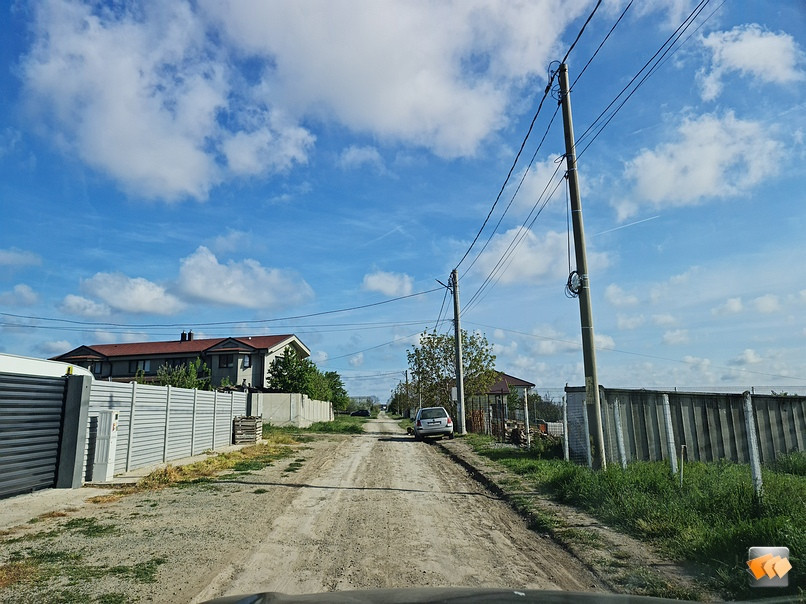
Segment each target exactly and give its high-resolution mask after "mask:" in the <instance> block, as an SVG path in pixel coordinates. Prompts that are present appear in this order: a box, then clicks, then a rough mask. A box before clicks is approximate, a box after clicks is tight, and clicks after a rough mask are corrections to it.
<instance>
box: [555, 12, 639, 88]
mask: <svg viewBox="0 0 806 604" xmlns="http://www.w3.org/2000/svg"><path fill="white" fill-rule="evenodd" d="M632 3H633V0H630V2H629V3H628V4H627V6H626V7H625V8H624V10H623V11H621V15H619V18H618V19H616V22H615V23H614V24H613V26H612V27H611V28H610V31H608V32H607V35H606V36H605V37H604V39H603V40H602V41H601V42H600V43H599V46H597V47H596V50H595V51H594V53H593V54H592V55H591V57H590V59H588V62H587V63H585V66H584V67H583V68H582V70H581V71H580V72H579V74H578V75H577V77H576V78H575V79H574V81H573V82H572V83H571V86H569V88H568V92H571V91H572V90H573V89H574V86H576V83H577V82H578V81H579V79H580V78H581V77H582V74H583V73H585V71H586V70H587V69H588V67H590V64H591V63H592V62H593V60H594V59H595V58H596V55H598V54H599V51H600V50H602V46H604V45H605V42H607V40H608V38H610V35H611V34H612V33H613V32H614V31H615V29H616V27H618V24H619V23H621V20H622V19H623V18H624V15H626V14H627V11H628V10H630V7H631V6H632Z"/></svg>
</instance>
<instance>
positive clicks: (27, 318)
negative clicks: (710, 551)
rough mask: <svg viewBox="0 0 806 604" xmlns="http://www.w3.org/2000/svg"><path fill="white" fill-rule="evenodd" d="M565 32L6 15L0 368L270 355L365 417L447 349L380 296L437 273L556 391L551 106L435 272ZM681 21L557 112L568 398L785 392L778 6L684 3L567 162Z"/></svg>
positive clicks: (261, 7)
mask: <svg viewBox="0 0 806 604" xmlns="http://www.w3.org/2000/svg"><path fill="white" fill-rule="evenodd" d="M594 4H595V3H594V2H591V1H579V0H576V1H573V0H572V1H570V2H566V3H563V10H562V11H560V10H559V8H558V7H559V5H558V4H557V3H556V2H552V1H532V2H489V1H483V0H479V1H465V0H461V1H459V0H457V1H455V2H448V1H445V2H437V3H432V2H418V1H414V2H391V1H388V2H387V1H383V2H381V1H375V0H373V1H364V2H361V1H357V0H350V1H328V2H314V1H310V2H265V3H254V2H239V1H235V0H232V1H230V2H208V1H205V0H200V1H197V2H192V3H186V2H180V1H177V2H171V3H163V2H140V3H126V2H122V3H121V2H115V3H84V2H78V1H68V0H52V1H51V0H44V1H42V2H35V3H28V2H23V1H13V2H11V3H6V4H5V6H4V8H3V11H4V16H3V18H2V19H0V61H2V69H0V90H2V94H0V202H1V203H2V216H3V218H2V221H1V222H0V225H1V226H0V233H1V234H2V238H0V312H1V313H3V314H2V315H0V350H2V351H4V352H9V353H14V354H23V355H30V356H43V357H49V356H53V355H57V354H60V353H62V352H66V351H68V350H70V349H72V348H74V347H76V346H79V345H81V344H100V343H109V342H120V341H144V340H166V339H173V338H178V337H179V333H180V332H181V331H182V330H183V329H193V330H194V332H195V333H196V334H197V335H198V336H200V337H204V336H210V337H217V336H226V335H255V334H263V333H296V334H297V335H299V337H300V338H301V339H302V340H303V342H305V343H306V344H307V345H308V347H309V348H310V349H311V350H312V352H313V355H312V356H313V358H314V360H315V361H316V362H317V364H318V365H319V367H320V368H321V369H322V370H326V371H330V370H335V371H338V372H339V373H341V374H342V376H343V377H344V379H345V383H346V385H347V387H348V390H349V392H350V394H352V395H376V396H378V397H379V398H381V399H382V400H386V399H387V398H388V396H389V393H390V391H391V389H392V388H393V387H394V385H395V384H396V383H397V382H398V381H399V380H401V379H403V371H404V369H405V368H406V350H407V348H409V347H410V346H411V345H412V344H413V343H414V342H416V341H417V334H419V333H422V332H423V331H424V330H432V329H434V328H435V327H436V328H437V329H439V330H440V331H443V330H449V329H451V325H450V323H449V322H445V321H444V319H445V318H446V316H447V317H450V304H449V301H445V305H444V308H443V300H444V292H443V290H441V289H438V290H437V291H431V292H430V293H425V294H422V295H412V294H418V293H419V292H426V291H429V290H434V289H437V288H440V285H439V284H438V283H437V281H436V280H437V279H438V280H440V281H442V282H443V283H447V280H448V276H449V273H450V271H451V270H452V269H453V268H454V267H457V265H459V266H458V268H459V275H460V292H461V298H462V306H463V311H464V312H463V317H462V323H463V327H464V328H466V329H469V330H479V331H481V332H483V333H484V334H485V335H486V337H487V338H488V340H490V341H491V342H492V343H493V344H494V346H495V352H496V355H497V368H498V369H500V370H503V371H506V372H507V373H510V374H513V375H516V376H518V377H521V378H524V379H527V380H530V381H532V382H534V383H536V384H537V385H538V390H539V391H541V392H542V391H549V390H551V391H554V392H556V390H553V389H557V388H562V387H563V386H564V385H565V384H566V383H569V384H571V385H580V384H582V383H583V369H582V353H581V347H580V335H579V334H580V328H579V310H578V304H577V301H576V300H572V299H568V298H567V297H566V296H565V293H564V285H565V282H566V279H567V276H568V273H569V270H570V269H573V268H574V267H573V262H572V265H571V266H570V267H569V261H568V228H567V208H566V195H565V190H564V187H563V186H562V184H560V186H559V187H558V188H557V187H556V185H557V184H558V183H561V177H562V174H563V169H564V168H563V167H562V166H560V170H559V171H558V172H557V173H556V175H555V176H554V177H552V175H553V174H554V173H555V170H556V169H557V167H558V165H559V164H558V163H557V159H558V157H560V156H561V155H562V154H563V152H564V147H563V134H562V123H561V119H560V116H559V115H558V116H557V118H556V119H555V120H554V122H553V123H552V125H551V127H549V124H550V120H551V116H552V115H553V114H554V111H555V108H556V105H557V103H556V101H555V100H554V99H553V96H551V95H550V96H549V98H548V100H547V102H546V103H545V105H544V107H543V109H542V110H541V112H540V114H539V115H538V118H537V120H536V122H535V127H534V130H533V132H532V134H531V136H530V137H529V138H528V140H527V142H526V145H525V147H524V152H523V155H522V157H521V160H520V161H519V162H518V164H517V165H516V167H515V170H514V172H513V177H512V179H511V180H510V182H509V183H508V184H507V186H506V188H505V190H504V193H503V195H502V196H501V200H500V201H499V202H498V204H497V205H496V207H495V209H494V210H493V212H492V215H491V218H490V221H489V222H488V224H487V226H486V227H485V229H484V230H483V231H482V233H481V236H480V237H479V240H478V242H477V243H476V244H475V245H474V246H473V247H472V249H470V253H469V254H468V255H467V257H466V259H465V260H464V261H463V262H462V263H461V264H460V260H461V259H462V258H463V256H464V255H465V253H466V252H467V251H468V248H470V246H471V242H472V241H473V238H474V237H475V236H476V234H477V233H478V231H479V229H480V228H481V226H482V223H483V221H484V219H485V217H486V216H487V214H488V212H489V211H490V208H491V207H492V205H493V202H494V201H495V199H496V196H497V194H498V192H499V190H500V189H501V187H502V185H503V184H504V182H505V177H506V175H507V173H508V171H509V169H510V167H511V166H512V165H513V161H514V159H515V156H516V153H517V151H518V148H519V147H520V145H521V142H522V141H523V139H524V137H525V135H526V132H527V130H528V127H529V123H530V121H531V120H532V117H533V116H534V114H535V112H536V109H537V106H538V103H539V101H540V98H541V97H542V94H543V90H544V88H545V87H546V84H547V82H548V70H549V68H550V64H551V62H552V61H557V60H559V59H561V58H562V57H563V56H564V55H565V53H566V51H567V50H568V48H569V46H570V44H571V42H572V41H573V40H574V38H575V37H576V35H577V33H578V32H579V31H580V28H581V27H582V24H583V23H584V21H585V18H586V17H587V16H588V14H589V13H590V12H591V10H592V9H593V6H594ZM696 5H697V3H695V2H691V1H686V0H670V1H669V2H643V1H642V2H636V3H635V5H634V6H631V7H630V8H629V10H627V11H626V13H625V14H624V17H623V19H622V20H621V22H620V23H619V25H618V27H616V29H615V30H614V31H613V33H612V34H611V36H610V37H609V38H608V40H607V41H606V42H605V43H604V44H603V46H602V48H601V50H600V51H599V53H598V54H597V55H596V56H595V58H594V59H593V60H592V61H591V63H590V65H589V66H588V67H587V69H586V70H585V72H584V74H582V76H581V77H580V79H579V81H578V82H576V84H575V85H574V87H573V92H572V104H573V111H574V125H575V130H576V134H577V138H578V152H579V153H580V156H579V174H580V180H581V187H582V204H583V209H584V218H585V229H586V235H587V243H588V254H589V265H590V274H591V289H592V294H593V312H594V322H595V327H596V339H597V344H598V347H599V350H598V362H599V378H600V381H601V383H602V384H604V385H605V386H609V387H648V388H649V387H663V388H672V387H677V388H679V389H686V388H712V389H720V390H722V389H725V388H729V389H735V390H738V391H741V390H743V389H745V388H749V387H756V388H757V389H758V388H761V389H762V390H763V389H765V388H770V387H774V388H776V389H781V390H787V391H799V390H803V389H806V355H804V344H805V343H806V265H805V263H804V258H806V238H804V237H803V233H804V231H805V230H806V209H805V208H804V203H803V202H804V200H803V196H804V191H806V174H805V173H804V172H805V170H806V168H804V166H806V162H804V140H803V137H804V130H805V129H806V118H805V117H804V116H805V115H806V112H805V111H804V109H805V108H806V94H804V92H806V8H805V7H804V5H803V3H802V2H800V1H798V0H785V1H781V2H752V1H748V2H746V1H742V0H731V1H730V2H724V3H720V2H717V1H711V2H709V3H708V4H707V5H706V6H705V7H704V9H703V10H702V12H701V13H699V16H698V17H697V18H696V20H695V21H694V24H693V25H692V26H691V27H690V28H688V29H687V30H686V32H685V34H684V35H683V37H682V38H680V40H679V42H678V43H677V44H676V45H675V46H674V51H673V52H671V53H669V54H668V55H666V57H665V60H664V61H663V62H662V63H661V64H660V65H659V66H658V68H657V71H655V72H654V73H653V74H652V76H651V77H649V78H648V79H646V80H645V81H644V82H643V83H642V84H641V85H640V87H638V88H637V90H636V91H635V92H634V94H632V96H630V98H629V99H628V100H627V101H626V103H625V104H624V105H623V107H621V109H620V110H619V111H618V112H617V113H615V115H613V117H612V120H610V122H609V123H608V125H607V127H606V128H605V129H604V130H602V131H601V133H600V134H599V135H598V136H596V137H594V136H593V133H595V132H596V131H597V130H596V129H594V130H591V131H590V133H589V134H588V135H587V136H586V137H584V138H583V134H584V133H585V131H586V130H587V129H588V128H589V127H590V126H591V125H592V124H595V123H596V122H595V120H596V118H597V116H599V115H600V114H601V113H602V111H604V110H605V109H606V108H607V107H608V105H609V104H610V103H611V101H613V100H614V99H615V98H619V102H620V100H623V99H624V96H621V97H617V95H618V94H619V92H620V91H621V90H622V89H623V88H624V87H625V86H627V85H628V83H629V82H630V80H631V79H632V78H633V77H634V76H635V75H636V74H638V73H639V72H640V70H641V68H642V67H643V66H644V64H645V63H646V62H647V61H649V60H650V59H651V57H652V56H653V55H654V54H655V53H656V52H657V51H658V49H660V48H661V47H662V45H663V44H664V42H665V41H666V40H667V38H669V36H671V35H672V33H673V32H674V31H675V30H676V29H677V28H678V26H680V25H681V24H682V23H684V22H685V19H686V18H687V16H688V15H689V14H690V13H691V12H692V10H694V9H695V7H696ZM625 7H627V2H625V1H623V0H610V1H605V2H603V3H602V5H601V6H600V8H599V9H598V11H597V12H596V14H595V15H594V17H593V19H592V20H591V22H590V24H589V25H588V27H587V28H586V29H585V32H584V34H583V36H582V37H581V39H580V41H579V43H578V44H577V45H576V46H575V47H574V49H573V51H572V52H571V53H570V55H569V58H568V66H569V73H570V77H571V80H572V81H573V80H575V79H576V78H577V77H578V76H579V74H580V72H581V71H582V69H583V67H584V66H585V65H586V63H587V62H588V60H589V59H590V58H591V56H592V55H593V53H594V51H595V50H596V48H597V46H599V44H600V43H601V42H602V40H603V39H604V37H605V35H606V34H607V32H608V31H609V30H610V28H611V27H612V26H613V24H614V23H615V22H616V19H617V18H618V17H619V15H620V14H621V13H622V11H623V10H624V9H625ZM554 67H556V64H554ZM643 73H646V72H643ZM640 77H641V76H639V79H638V80H636V83H637V82H638V81H639V80H640ZM631 90H632V88H628V92H629V91H631ZM617 106H618V102H617V104H616V105H613V107H614V108H615V107H617ZM608 117H610V113H606V114H605V118H608ZM598 123H599V124H601V123H602V122H601V121H600V122H598ZM546 132H547V136H546V140H545V142H544V144H543V145H542V147H540V148H539V149H538V143H539V141H540V139H541V137H542V136H543V134H544V133H546ZM588 144H590V146H589V147H588V146H587V145H588ZM533 155H534V162H533V163H532V164H531V165H530V163H529V161H530V159H531V158H532V156H533ZM558 178H559V179H560V180H558ZM521 179H522V182H523V184H522V186H520V188H519V189H518V191H517V193H516V187H517V185H518V183H519V182H520V181H521ZM547 186H548V189H547V190H548V191H549V193H550V194H549V195H548V196H543V197H541V193H542V192H543V191H544V189H546V187H547ZM552 192H553V193H552ZM510 202H511V204H510ZM543 206H544V208H543V209H542V211H541V212H540V213H539V215H537V218H536V219H534V220H533V218H534V217H535V214H534V213H533V209H534V208H535V207H538V208H539V207H543ZM507 207H508V209H507V210H506V212H505V211H504V210H505V208H507ZM512 241H517V242H519V243H518V245H517V246H516V247H514V252H512V253H511V254H509V255H505V254H506V252H507V249H508V246H510V243H511V242H512ZM485 243H486V244H487V245H486V247H484V248H483V251H482V247H483V246H484V244H485ZM510 249H511V248H510ZM502 257H503V259H504V260H503V263H502V264H501V265H500V267H503V268H504V269H505V270H496V265H497V263H499V260H501V259H502ZM490 275H492V278H491V279H490V280H489V282H488V285H487V286H486V287H485V288H483V289H481V287H482V284H483V283H484V280H485V279H486V278H487V277H488V276H490ZM404 296H410V297H405V298H404V299H401V300H397V301H392V302H388V303H385V304H378V305H375V306H368V305H373V304H375V303H378V302H383V301H386V300H390V299H393V298H399V297H404ZM353 307H365V308H361V309H358V310H353V311H350V312H334V313H331V312H329V311H334V310H339V309H346V308H353ZM441 309H442V312H441ZM318 313H326V314H318ZM308 315H315V316H308ZM288 317H304V318H288ZM440 318H441V319H443V320H442V321H441V322H439V323H438V319H440Z"/></svg>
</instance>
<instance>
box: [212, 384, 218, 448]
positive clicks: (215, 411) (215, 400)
mask: <svg viewBox="0 0 806 604" xmlns="http://www.w3.org/2000/svg"><path fill="white" fill-rule="evenodd" d="M217 419H218V390H213V451H215V427H216V420H217Z"/></svg>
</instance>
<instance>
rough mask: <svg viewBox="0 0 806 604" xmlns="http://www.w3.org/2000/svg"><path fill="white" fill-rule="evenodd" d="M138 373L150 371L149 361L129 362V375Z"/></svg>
mask: <svg viewBox="0 0 806 604" xmlns="http://www.w3.org/2000/svg"><path fill="white" fill-rule="evenodd" d="M138 371H145V372H146V373H148V372H149V371H151V361H150V360H149V359H145V360H143V361H129V373H137V372H138Z"/></svg>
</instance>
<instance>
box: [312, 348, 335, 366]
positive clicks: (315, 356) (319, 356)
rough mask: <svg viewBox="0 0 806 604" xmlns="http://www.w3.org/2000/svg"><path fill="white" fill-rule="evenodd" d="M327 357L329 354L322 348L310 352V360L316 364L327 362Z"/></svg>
mask: <svg viewBox="0 0 806 604" xmlns="http://www.w3.org/2000/svg"><path fill="white" fill-rule="evenodd" d="M329 357H330V355H328V354H327V353H326V352H325V351H324V350H316V351H314V352H313V353H311V360H312V361H313V362H314V363H316V364H317V365H320V364H322V363H325V362H327V360H328V358H329Z"/></svg>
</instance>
